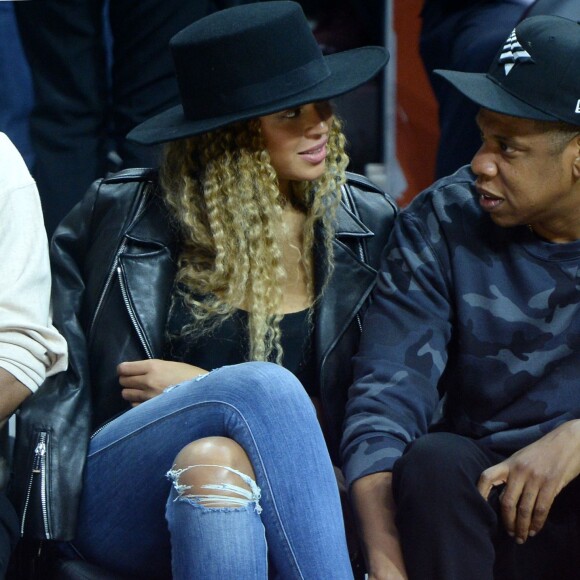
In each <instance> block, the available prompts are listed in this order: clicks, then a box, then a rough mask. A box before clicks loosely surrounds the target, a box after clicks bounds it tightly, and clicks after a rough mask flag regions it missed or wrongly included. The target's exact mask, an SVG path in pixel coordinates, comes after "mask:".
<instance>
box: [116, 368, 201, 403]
mask: <svg viewBox="0 0 580 580" xmlns="http://www.w3.org/2000/svg"><path fill="white" fill-rule="evenodd" d="M206 372H207V371H206V370H204V369H200V368H199V367H196V366H193V365H188V364H186V363H181V362H174V361H168V360H161V359H147V360H137V361H131V362H122V363H121V364H120V365H118V366H117V374H118V375H119V383H120V384H121V386H122V387H123V390H122V391H121V396H122V397H123V399H125V400H126V401H129V402H130V403H131V406H132V407H135V406H137V405H139V403H143V402H144V401H147V400H149V399H152V398H153V397H156V396H157V395H160V394H161V393H162V392H163V391H164V390H165V389H166V388H167V387H169V386H171V385H176V384H178V383H182V382H183V381H187V380H189V379H193V378H195V377H197V376H199V375H203V374H204V373H206Z"/></svg>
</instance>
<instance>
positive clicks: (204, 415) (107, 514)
mask: <svg viewBox="0 0 580 580" xmlns="http://www.w3.org/2000/svg"><path fill="white" fill-rule="evenodd" d="M211 436H220V437H227V438H229V439H233V440H234V441H236V442H237V443H238V444H239V445H240V446H241V447H242V448H243V449H244V450H245V452H246V453H247V455H248V457H249V459H250V462H251V465H252V467H253V471H254V473H255V476H256V478H255V481H256V482H257V485H258V486H259V488H260V492H261V500H260V505H261V507H262V510H263V511H262V514H261V518H262V522H263V525H264V527H265V530H266V538H267V543H268V550H269V553H270V558H271V559H272V561H273V563H274V565H275V567H276V570H277V572H278V574H279V575H280V576H281V577H282V578H333V579H341V578H351V577H352V576H351V571H350V563H349V559H348V553H347V550H346V545H345V540H344V526H343V523H342V515H341V509H340V501H339V497H338V492H337V485H336V479H335V477H334V473H333V469H332V465H331V462H330V459H329V457H328V454H327V451H326V446H325V443H324V439H323V437H322V433H321V431H320V428H319V425H318V422H317V420H316V415H315V413H314V409H313V407H312V404H311V402H310V400H309V398H308V396H307V395H306V393H305V392H304V390H303V388H302V386H301V385H300V383H299V382H298V381H297V379H296V378H295V377H294V376H293V375H292V374H291V373H289V372H288V371H285V370H284V369H282V368H281V367H278V366H276V365H273V364H269V363H246V364H242V365H237V366H233V367H224V368H222V369H218V370H216V371H213V372H211V373H210V374H208V375H205V376H203V377H201V378H198V379H197V380H194V381H190V382H187V383H184V384H182V385H179V386H177V387H175V388H173V389H170V390H168V391H167V392H166V393H164V394H162V395H160V396H158V397H156V398H155V399H152V400H151V401H148V402H146V403H143V404H142V405H139V406H138V407H136V408H135V409H132V410H131V411H128V412H127V413H125V414H124V415H122V416H121V417H119V418H118V419H116V420H115V421H113V422H111V423H110V424H109V425H107V426H106V427H105V428H104V429H103V430H102V431H101V432H100V433H99V434H98V435H97V436H96V437H94V439H93V440H92V442H91V446H90V450H89V458H88V462H87V468H86V472H85V489H84V493H83V500H82V505H81V510H80V521H79V527H78V535H77V537H78V539H77V540H76V541H75V542H74V544H75V547H76V548H77V549H78V550H79V551H80V552H81V553H82V554H83V556H85V557H87V559H89V560H93V561H95V562H97V563H101V564H102V565H106V566H107V567H109V568H111V569H114V570H116V571H118V572H121V573H126V574H127V573H128V574H131V573H132V574H135V575H138V576H139V577H141V578H147V577H154V578H162V577H164V576H166V577H170V575H171V572H170V564H169V561H170V541H169V532H168V529H167V524H166V523H165V517H164V508H165V503H166V499H167V496H168V495H169V493H170V489H171V483H170V482H169V480H168V479H167V478H166V477H165V473H166V472H167V471H169V470H170V469H171V468H172V466H173V464H174V459H175V458H176V456H177V454H178V452H179V451H180V450H182V449H183V448H184V447H186V446H187V445H188V444H189V443H191V442H193V441H196V440H198V439H201V438H204V437H211ZM187 507H192V506H187Z"/></svg>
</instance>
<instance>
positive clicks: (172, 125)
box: [127, 1, 389, 145]
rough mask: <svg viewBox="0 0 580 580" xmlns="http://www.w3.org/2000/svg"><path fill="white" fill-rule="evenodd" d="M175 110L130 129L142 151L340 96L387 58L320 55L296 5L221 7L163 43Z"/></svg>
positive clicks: (368, 51)
mask: <svg viewBox="0 0 580 580" xmlns="http://www.w3.org/2000/svg"><path fill="white" fill-rule="evenodd" d="M170 49H171V54H172V57H173V62H174V67H175V72H176V76H177V82H178V86H179V94H180V97H181V99H180V100H181V104H180V105H178V106H176V107H173V108H171V109H169V110H167V111H164V112H163V113H160V114H158V115H156V116H154V117H152V118H151V119H148V120H147V121H145V122H143V123H141V124H140V125H138V126H137V127H135V128H134V129H133V130H132V131H131V132H130V133H129V135H127V138H128V139H130V140H132V141H136V142H138V143H143V144H146V145H149V144H154V143H163V142H165V141H173V140H175V139H183V138H185V137H189V136H192V135H196V134H199V133H204V132H206V131H211V130H213V129H217V128H219V127H223V126H225V125H229V124H230V123H234V122H236V121H243V120H246V119H252V118H254V117H259V116H262V115H268V114H270V113H275V112H277V111H283V110H285V109H289V108H292V107H297V106H300V105H303V104H306V103H311V102H316V101H322V100H326V99H330V98H332V97H337V96H339V95H342V94H344V93H347V92H349V91H351V90H353V89H355V88H356V87H358V86H360V85H362V84H364V83H365V82H366V81H368V80H369V79H371V78H372V77H373V76H375V75H376V74H377V73H378V72H379V71H380V70H381V69H382V68H383V67H384V66H385V65H386V64H387V61H388V59H389V55H388V52H387V51H386V49H385V48H383V47H380V46H367V47H362V48H355V49H353V50H348V51H344V52H339V53H336V54H332V55H327V56H324V55H323V54H322V51H321V49H320V47H319V46H318V44H317V43H316V40H315V38H314V36H313V34H312V32H311V30H310V26H309V25H308V21H307V20H306V17H305V16H304V13H303V11H302V8H301V7H300V5H299V4H297V3H296V2H287V1H274V2H257V3H254V4H247V5H242V6H236V7H234V8H228V9H226V10H221V11H219V12H214V13H213V14H211V15H209V16H206V17H205V18H202V19H200V20H198V21H196V22H194V23H193V24H191V25H189V26H188V27H187V28H184V29H183V30H182V31H181V32H178V33H177V34H176V35H175V36H174V37H173V38H172V39H171V42H170Z"/></svg>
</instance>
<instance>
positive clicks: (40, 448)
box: [34, 441, 46, 457]
mask: <svg viewBox="0 0 580 580" xmlns="http://www.w3.org/2000/svg"><path fill="white" fill-rule="evenodd" d="M34 454H35V455H38V456H39V457H43V456H44V455H46V443H45V442H44V441H39V442H38V445H37V446H36V449H35V450H34Z"/></svg>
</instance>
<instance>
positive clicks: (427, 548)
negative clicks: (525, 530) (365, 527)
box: [393, 433, 580, 580]
mask: <svg viewBox="0 0 580 580" xmlns="http://www.w3.org/2000/svg"><path fill="white" fill-rule="evenodd" d="M503 459H504V457H503V456H501V455H499V454H496V453H493V452H490V451H489V450H487V449H485V448H483V447H481V446H479V445H477V444H476V443H475V442H474V441H472V440H470V439H467V438H465V437H461V436H458V435H453V434H450V433H433V434H429V435H426V436H423V437H421V438H419V439H418V440H416V441H415V442H414V443H412V444H411V445H409V447H408V449H407V451H406V453H405V454H404V455H403V457H401V458H400V459H399V460H398V461H397V463H396V464H395V467H394V470H393V485H394V494H395V500H396V503H397V527H398V530H399V533H400V536H401V544H402V548H403V554H404V558H405V564H406V566H407V572H408V574H409V578H410V579H411V580H430V579H433V580H434V579H438V580H467V579H469V580H491V579H492V578H495V579H496V580H508V579H509V580H520V579H521V580H524V579H525V580H554V579H558V580H572V579H575V580H577V579H578V578H580V557H579V556H578V554H579V553H580V479H578V478H577V479H576V480H574V481H572V482H571V483H570V484H569V485H568V486H567V487H566V488H564V490H563V491H562V492H561V493H560V494H559V495H558V496H557V497H556V500H555V502H554V504H553V506H552V509H551V511H550V515H549V517H548V520H547V522H546V524H545V526H544V528H543V529H542V531H541V532H539V534H538V535H537V536H535V537H533V538H529V539H528V540H527V541H526V542H525V544H523V545H518V544H516V543H515V541H514V539H513V538H510V537H509V536H508V535H507V533H506V532H505V528H504V525H503V522H502V521H501V516H500V513H499V497H498V496H499V491H497V490H494V491H492V494H491V495H490V498H489V500H488V501H485V500H484V499H483V497H482V496H481V495H480V494H479V492H478V490H477V487H476V485H477V481H478V479H479V476H480V474H481V473H482V472H483V471H484V470H485V469H487V468H488V467H491V466H492V465H495V464H497V463H499V462H501V461H502V460H503Z"/></svg>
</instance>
